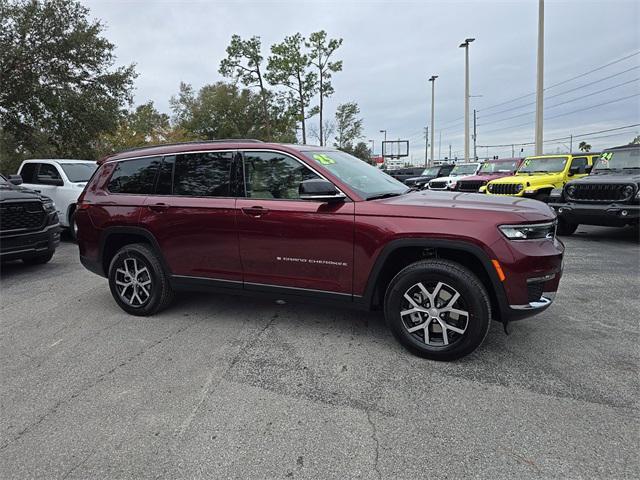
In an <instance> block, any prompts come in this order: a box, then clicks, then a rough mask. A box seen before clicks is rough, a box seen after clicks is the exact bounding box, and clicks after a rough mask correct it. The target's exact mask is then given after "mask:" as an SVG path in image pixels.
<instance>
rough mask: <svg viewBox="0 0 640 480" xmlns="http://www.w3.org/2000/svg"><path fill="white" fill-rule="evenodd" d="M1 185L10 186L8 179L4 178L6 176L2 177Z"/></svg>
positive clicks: (0, 177) (0, 176)
mask: <svg viewBox="0 0 640 480" xmlns="http://www.w3.org/2000/svg"><path fill="white" fill-rule="evenodd" d="M0 185H2V186H5V185H9V182H8V181H7V179H6V178H4V175H0Z"/></svg>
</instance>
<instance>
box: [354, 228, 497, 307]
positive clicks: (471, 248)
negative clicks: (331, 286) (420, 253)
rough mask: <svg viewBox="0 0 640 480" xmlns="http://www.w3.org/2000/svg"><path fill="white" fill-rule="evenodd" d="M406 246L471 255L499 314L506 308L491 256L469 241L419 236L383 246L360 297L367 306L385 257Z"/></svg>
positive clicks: (370, 301) (371, 302) (369, 304)
mask: <svg viewBox="0 0 640 480" xmlns="http://www.w3.org/2000/svg"><path fill="white" fill-rule="evenodd" d="M406 247H424V248H446V249H448V250H459V251H462V252H465V253H469V254H471V255H473V256H474V257H475V258H476V259H477V260H478V261H479V262H480V264H481V265H482V267H483V268H484V270H485V272H486V274H487V276H488V277H489V279H490V281H491V285H487V288H491V289H492V290H493V293H495V296H496V298H497V300H498V305H496V307H497V308H498V309H499V311H500V313H501V314H503V313H504V312H506V309H507V308H508V301H507V296H506V292H505V290H504V287H503V285H502V282H501V281H500V279H499V278H498V274H497V273H496V271H495V268H494V267H493V264H492V263H491V258H489V256H488V255H487V253H486V252H485V251H484V250H483V249H482V248H481V247H479V246H478V245H475V244H473V243H471V242H466V241H462V240H441V239H433V238H419V237H418V238H401V239H397V240H392V241H391V242H389V243H388V244H387V245H385V246H384V248H383V249H382V251H381V252H380V254H379V255H378V257H377V258H376V260H375V262H374V265H373V268H372V269H371V272H370V273H369V278H368V279H367V285H366V287H365V290H364V293H363V295H362V298H361V301H362V302H363V303H364V304H365V305H366V306H367V307H368V308H371V307H372V306H373V301H374V293H375V290H376V286H377V283H378V280H379V278H380V273H381V271H382V269H383V267H384V265H385V264H386V262H387V259H388V258H389V256H390V255H391V254H392V253H393V252H395V251H396V250H398V249H400V248H406Z"/></svg>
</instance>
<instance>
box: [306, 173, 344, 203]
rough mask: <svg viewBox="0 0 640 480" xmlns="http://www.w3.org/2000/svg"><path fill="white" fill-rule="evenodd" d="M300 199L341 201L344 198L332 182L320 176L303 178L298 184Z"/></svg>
mask: <svg viewBox="0 0 640 480" xmlns="http://www.w3.org/2000/svg"><path fill="white" fill-rule="evenodd" d="M298 194H299V195H300V199H301V200H315V201H320V202H343V201H344V199H345V198H346V197H345V195H344V194H343V193H341V192H340V191H339V190H338V189H337V188H336V187H335V186H334V185H333V183H331V182H329V181H328V180H324V179H322V178H314V179H311V180H304V181H302V182H300V185H299V186H298Z"/></svg>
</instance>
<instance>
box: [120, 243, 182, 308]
mask: <svg viewBox="0 0 640 480" xmlns="http://www.w3.org/2000/svg"><path fill="white" fill-rule="evenodd" d="M125 260H126V261H127V262H128V263H127V264H126V265H125ZM132 260H135V262H136V265H137V266H138V267H139V269H140V270H143V268H146V269H147V270H146V273H145V272H141V274H140V277H137V278H136V281H139V283H138V284H136V285H132V286H130V287H128V288H129V289H130V290H128V291H127V292H125V293H124V297H125V299H123V298H122V288H123V287H122V286H120V285H118V284H117V282H118V281H120V282H122V281H124V276H123V273H122V271H123V270H125V269H126V270H128V269H129V268H130V267H131V262H132ZM147 280H149V281H150V283H149V284H147V285H145V286H146V287H149V288H148V292H149V293H148V295H146V296H145V295H144V294H143V293H142V292H143V289H142V287H141V286H140V285H142V284H144V283H145V282H146V281H147ZM109 288H110V289H111V295H113V298H114V299H115V301H116V303H117V304H118V305H119V306H120V308H122V309H123V310H124V311H125V312H127V313H129V314H131V315H137V316H149V315H153V314H155V313H158V312H160V311H161V310H164V309H165V308H167V307H168V306H169V304H170V303H171V301H172V300H173V290H172V288H171V285H170V283H169V278H168V276H167V274H166V273H165V271H164V269H163V268H162V264H161V263H160V260H159V258H158V256H157V254H156V253H155V252H154V251H153V250H152V249H151V248H150V247H149V246H148V245H146V244H143V243H134V244H131V245H126V246H124V247H122V248H121V249H120V250H118V252H117V253H116V254H115V255H114V257H113V259H112V260H111V263H110V265H109ZM144 291H147V289H146V288H145V289H144ZM132 292H135V294H136V296H137V295H138V293H139V294H140V295H139V296H137V299H138V300H139V301H140V302H139V304H136V303H138V302H137V301H136V299H133V294H132ZM128 294H130V295H131V296H132V303H129V302H127V301H126V297H127V295H128ZM143 300H144V301H143Z"/></svg>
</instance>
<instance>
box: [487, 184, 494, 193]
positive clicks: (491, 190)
mask: <svg viewBox="0 0 640 480" xmlns="http://www.w3.org/2000/svg"><path fill="white" fill-rule="evenodd" d="M487 190H489V191H490V192H493V183H490V184H489V185H488V186H487Z"/></svg>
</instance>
